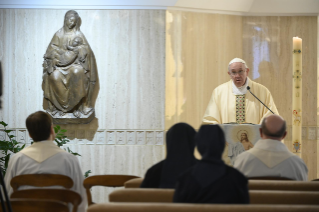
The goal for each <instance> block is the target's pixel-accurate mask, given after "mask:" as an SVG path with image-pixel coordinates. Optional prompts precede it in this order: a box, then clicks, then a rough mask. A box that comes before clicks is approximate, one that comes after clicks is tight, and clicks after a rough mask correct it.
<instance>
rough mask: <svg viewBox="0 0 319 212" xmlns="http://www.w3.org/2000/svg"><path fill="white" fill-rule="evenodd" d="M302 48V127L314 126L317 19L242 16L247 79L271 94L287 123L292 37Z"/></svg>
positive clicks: (315, 122) (289, 106) (289, 116)
mask: <svg viewBox="0 0 319 212" xmlns="http://www.w3.org/2000/svg"><path fill="white" fill-rule="evenodd" d="M295 36H299V37H301V38H302V45H303V58H302V60H303V61H302V63H303V73H302V80H303V105H302V107H303V119H302V122H303V125H306V126H308V125H316V124H317V119H316V116H315V115H314V114H315V111H316V108H317V100H316V96H317V95H316V89H317V73H316V72H317V71H316V70H317V61H316V58H317V18H316V17H243V46H244V47H243V57H244V59H245V60H246V62H247V63H248V66H249V67H250V74H249V75H250V77H251V78H252V79H253V80H255V81H256V82H259V83H261V84H263V85H265V86H266V87H267V88H268V89H269V90H270V92H271V93H272V95H273V98H274V101H275V103H276V106H277V108H278V111H279V113H280V115H281V116H283V117H284V118H285V119H286V120H287V122H288V124H289V125H290V124H291V121H292V115H291V113H292V112H291V106H292V96H291V95H292V37H295Z"/></svg>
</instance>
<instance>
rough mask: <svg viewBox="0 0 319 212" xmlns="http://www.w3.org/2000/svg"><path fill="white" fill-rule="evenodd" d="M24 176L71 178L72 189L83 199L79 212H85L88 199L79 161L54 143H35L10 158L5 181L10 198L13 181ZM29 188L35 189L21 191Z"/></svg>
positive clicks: (24, 187) (25, 187)
mask: <svg viewBox="0 0 319 212" xmlns="http://www.w3.org/2000/svg"><path fill="white" fill-rule="evenodd" d="M23 174H62V175H66V176H69V177H70V178H71V179H72V180H73V183H74V184H73V187H72V188H71V189H72V190H73V191H76V192H78V193H79V194H80V195H81V197H82V203H81V204H80V205H79V207H78V212H84V211H85V209H86V206H87V197H86V192H85V189H84V187H83V180H84V175H83V173H82V170H81V167H80V164H79V161H78V159H77V158H76V157H75V156H74V155H72V154H70V153H67V152H65V151H64V150H62V149H61V148H59V147H58V146H57V145H55V144H54V142H53V141H41V142H34V143H33V144H32V145H31V146H29V147H27V148H25V149H23V150H22V151H20V152H18V153H17V154H15V155H14V156H12V157H11V158H10V160H9V164H8V168H7V172H6V175H5V179H4V180H5V184H6V188H7V191H8V195H9V196H10V195H11V194H12V192H13V189H12V187H11V186H10V181H11V179H12V178H13V177H15V176H18V175H23ZM28 188H35V187H30V186H21V187H19V190H20V189H28ZM49 188H52V187H49ZM54 188H56V186H55V187H54Z"/></svg>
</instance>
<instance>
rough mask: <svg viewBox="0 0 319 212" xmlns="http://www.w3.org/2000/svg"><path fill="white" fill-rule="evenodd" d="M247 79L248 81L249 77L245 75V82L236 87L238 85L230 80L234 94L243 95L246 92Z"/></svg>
mask: <svg viewBox="0 0 319 212" xmlns="http://www.w3.org/2000/svg"><path fill="white" fill-rule="evenodd" d="M248 81H249V78H248V77H246V82H245V84H244V85H242V86H241V87H239V88H238V87H237V86H236V85H235V83H234V81H233V80H231V82H232V88H233V94H235V95H244V94H246V93H247V85H248Z"/></svg>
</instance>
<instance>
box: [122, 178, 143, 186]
mask: <svg viewBox="0 0 319 212" xmlns="http://www.w3.org/2000/svg"><path fill="white" fill-rule="evenodd" d="M143 180H144V178H135V179H132V180H129V181H127V182H125V183H124V187H125V188H139V187H140V186H141V184H142V182H143Z"/></svg>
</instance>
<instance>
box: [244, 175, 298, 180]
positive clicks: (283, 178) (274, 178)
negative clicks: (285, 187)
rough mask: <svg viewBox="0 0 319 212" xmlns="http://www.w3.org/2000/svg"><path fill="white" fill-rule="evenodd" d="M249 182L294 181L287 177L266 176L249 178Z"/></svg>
mask: <svg viewBox="0 0 319 212" xmlns="http://www.w3.org/2000/svg"><path fill="white" fill-rule="evenodd" d="M248 180H293V179H290V178H287V177H271V176H264V177H249V178H248Z"/></svg>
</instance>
